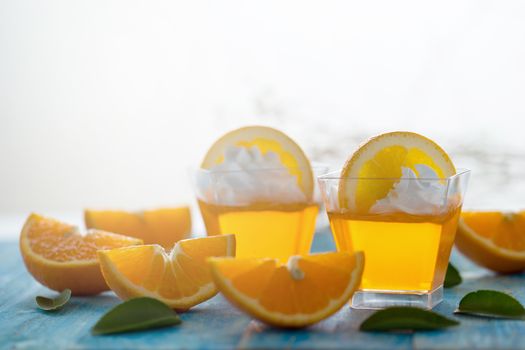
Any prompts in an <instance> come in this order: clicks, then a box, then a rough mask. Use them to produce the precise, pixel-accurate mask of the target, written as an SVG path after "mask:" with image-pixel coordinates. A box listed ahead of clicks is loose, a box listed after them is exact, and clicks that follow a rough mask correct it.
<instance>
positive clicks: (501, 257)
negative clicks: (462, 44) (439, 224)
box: [455, 211, 525, 273]
mask: <svg viewBox="0 0 525 350" xmlns="http://www.w3.org/2000/svg"><path fill="white" fill-rule="evenodd" d="M455 242H456V246H457V247H458V249H459V250H460V251H461V252H462V253H463V254H465V255H466V256H468V257H469V258H470V259H472V260H473V261H474V262H476V263H478V264H479V265H481V266H484V267H486V268H488V269H491V270H494V271H496V272H501V273H512V272H520V271H523V270H525V211H521V212H517V213H502V212H497V211H492V212H481V211H468V212H463V213H462V214H461V219H460V221H459V225H458V231H457V234H456V241H455Z"/></svg>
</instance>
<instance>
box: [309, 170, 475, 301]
mask: <svg viewBox="0 0 525 350" xmlns="http://www.w3.org/2000/svg"><path fill="white" fill-rule="evenodd" d="M469 176H470V171H469V170H466V169H461V170H460V171H458V173H457V174H456V175H454V176H451V177H448V178H445V179H435V178H434V179H421V178H416V179H414V178H402V179H378V178H341V177H340V172H335V173H329V174H326V175H323V176H320V177H318V182H319V185H320V190H321V193H322V196H323V199H324V203H325V206H326V211H327V214H328V218H329V221H330V226H331V229H332V234H333V236H334V240H335V243H336V247H337V250H338V251H348V252H354V251H363V252H364V254H365V268H364V272H363V278H362V280H361V285H360V287H359V290H358V291H357V292H356V293H355V294H354V297H353V299H352V307H354V308H367V309H380V308H384V307H389V306H417V307H421V308H427V309H430V308H432V307H434V306H435V305H437V304H438V303H439V302H441V301H442V299H443V281H444V279H445V274H446V270H447V266H448V260H449V257H450V252H451V249H452V246H453V244H454V238H455V234H456V228H457V223H458V219H459V215H460V212H461V206H462V203H463V198H464V195H465V190H466V187H467V184H468V180H469ZM401 181H404V183H403V188H404V189H405V190H406V191H407V192H408V197H405V200H407V198H410V200H414V202H412V203H409V204H407V206H406V207H403V205H398V206H397V209H392V207H393V206H392V205H390V206H386V207H385V206H383V208H381V209H378V208H377V207H375V206H372V207H370V208H374V209H373V210H372V209H366V207H367V205H364V206H360V205H359V203H355V202H356V200H357V198H356V197H355V196H354V198H350V203H355V204H353V205H352V207H353V208H346V207H347V206H351V205H349V204H348V202H346V200H347V198H345V199H344V200H340V198H339V188H340V187H341V186H345V188H346V189H348V188H353V189H355V191H358V186H361V188H364V189H369V190H370V189H372V190H373V189H385V188H386V189H389V188H392V186H393V185H394V184H396V183H400V182H401ZM410 181H419V184H417V186H416V184H414V183H412V184H411V183H410ZM420 185H422V186H423V187H425V186H426V187H431V188H432V189H433V190H432V194H431V193H429V192H428V189H427V192H424V191H423V190H422V189H421V186H420ZM355 191H354V192H353V193H355ZM416 192H417V193H416ZM346 193H348V192H346ZM350 193H352V192H350ZM389 195H390V193H389ZM394 197H395V196H394ZM430 197H432V198H430ZM393 200H394V201H395V200H396V199H395V198H393ZM426 200H428V201H429V202H427V203H432V205H423V206H422V205H420V204H418V203H420V202H421V201H423V202H425V201H426ZM352 201H353V202H352ZM418 201H419V202H418ZM376 203H378V202H376ZM383 204H384V203H383ZM343 206H344V207H343ZM389 207H390V208H389Z"/></svg>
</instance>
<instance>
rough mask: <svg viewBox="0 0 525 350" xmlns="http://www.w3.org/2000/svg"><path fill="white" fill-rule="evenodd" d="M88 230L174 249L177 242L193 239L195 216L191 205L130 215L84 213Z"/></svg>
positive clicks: (106, 211) (96, 211) (98, 211)
mask: <svg viewBox="0 0 525 350" xmlns="http://www.w3.org/2000/svg"><path fill="white" fill-rule="evenodd" d="M84 221H85V223H86V227H88V228H96V229H100V230H105V231H110V232H116V233H121V234H124V235H128V236H132V237H137V238H140V239H142V240H143V241H144V243H146V244H160V245H162V246H163V247H164V248H167V249H171V248H172V247H173V245H174V244H175V242H177V241H180V240H181V239H185V238H189V236H190V231H191V214H190V208H189V207H187V206H184V207H178V208H162V209H156V210H144V211H140V212H127V211H120V210H89V209H87V210H84Z"/></svg>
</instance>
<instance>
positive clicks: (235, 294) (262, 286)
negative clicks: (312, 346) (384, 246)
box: [209, 252, 364, 328]
mask: <svg viewBox="0 0 525 350" xmlns="http://www.w3.org/2000/svg"><path fill="white" fill-rule="evenodd" d="M209 262H210V265H211V271H212V276H213V280H214V281H215V283H216V285H217V287H218V288H219V291H220V292H221V293H222V294H224V296H225V297H226V298H227V299H228V300H229V301H230V302H231V303H232V304H234V305H236V306H237V307H239V308H240V309H241V310H243V311H245V312H246V313H248V314H249V315H251V316H252V317H254V318H257V319H259V320H261V321H263V322H266V323H268V324H271V325H274V326H279V327H291V328H298V327H304V326H308V325H310V324H313V323H316V322H318V321H320V320H323V319H325V318H327V317H328V316H330V315H332V314H334V313H335V312H337V311H338V310H339V309H340V308H341V307H343V305H345V304H346V303H347V302H348V300H349V299H350V297H351V296H352V295H353V293H354V291H355V290H356V288H357V287H358V286H359V283H360V281H361V275H362V273H363V266H364V256H363V254H362V253H361V252H358V253H356V254H354V255H350V254H348V253H345V252H341V253H324V254H315V255H310V256H292V257H291V258H290V260H289V261H288V264H287V265H282V264H279V263H278V262H277V260H275V259H268V258H254V259H229V258H212V259H209Z"/></svg>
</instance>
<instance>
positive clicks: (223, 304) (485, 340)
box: [0, 232, 525, 349]
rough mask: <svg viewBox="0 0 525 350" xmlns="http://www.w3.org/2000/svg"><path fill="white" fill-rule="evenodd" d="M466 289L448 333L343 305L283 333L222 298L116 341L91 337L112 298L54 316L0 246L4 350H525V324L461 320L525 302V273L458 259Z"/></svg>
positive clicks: (454, 292)
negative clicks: (375, 321) (488, 304)
mask: <svg viewBox="0 0 525 350" xmlns="http://www.w3.org/2000/svg"><path fill="white" fill-rule="evenodd" d="M331 249H333V242H332V240H331V236H330V234H328V233H326V232H325V233H319V234H317V236H316V239H315V242H314V249H313V250H314V251H325V250H331ZM453 262H455V263H456V265H457V266H458V267H459V269H460V271H461V272H462V274H463V276H464V278H465V279H466V280H465V281H464V283H463V284H461V285H460V286H457V287H455V288H452V289H447V290H445V300H444V302H442V303H441V304H440V305H438V306H437V307H436V308H435V311H437V312H440V313H442V314H444V315H447V316H449V317H454V318H456V319H458V320H460V321H461V325H460V326H459V327H455V328H450V329H447V330H442V331H433V332H417V333H404V334H388V333H364V332H360V331H359V330H358V328H359V324H360V323H361V322H362V320H363V319H364V318H366V317H367V316H368V315H369V314H370V311H365V310H353V309H351V308H349V307H348V306H346V307H344V308H343V309H342V310H341V311H339V312H338V313H337V314H335V315H334V316H332V317H330V318H329V319H327V320H325V321H323V322H320V323H319V324H317V325H314V326H312V327H309V328H307V329H303V330H296V331H289V330H281V329H276V328H272V327H268V326H266V325H263V324H261V323H259V322H257V321H254V320H252V319H250V318H249V317H248V316H246V315H244V314H243V313H241V312H240V311H238V310H237V309H235V308H234V307H232V306H230V304H228V302H227V301H226V300H225V299H224V298H223V297H221V296H220V295H218V296H216V297H215V298H213V299H211V300H209V301H207V302H205V303H203V304H201V305H198V306H197V307H195V308H193V309H192V310H191V311H189V312H187V313H184V314H182V315H181V318H182V320H183V323H182V324H181V325H179V326H175V327H171V328H164V329H157V330H152V331H144V332H137V333H126V334H118V335H109V336H92V335H91V334H90V329H91V327H92V326H93V325H94V324H95V323H96V321H97V320H98V319H99V318H100V317H101V316H102V315H103V314H104V313H105V312H106V311H107V310H108V309H109V308H111V307H113V306H114V305H116V304H117V303H119V299H118V298H117V297H115V295H114V294H113V293H111V292H106V293H103V294H101V295H98V296H96V297H73V298H72V299H71V301H70V302H69V304H68V305H66V307H64V308H63V309H62V310H59V311H57V312H53V313H46V312H43V311H40V310H38V309H37V308H36V306H35V300H34V299H35V296H36V295H39V294H40V295H53V292H52V291H50V290H48V289H46V288H45V287H42V286H41V285H39V284H38V283H37V282H35V281H34V280H33V279H32V277H31V276H30V275H29V274H28V273H27V271H26V270H25V267H24V265H23V263H22V260H21V257H20V254H19V251H18V245H17V244H16V243H15V242H2V243H0V286H1V287H0V288H1V290H0V349H152V348H162V349H232V348H246V349H250V348H259V349H260V348H264V349H274V348H286V349H294V348H319V349H327V348H331V349H525V322H522V321H510V320H490V319H483V318H472V317H467V316H454V315H453V314H452V312H453V310H454V309H455V308H456V306H457V303H458V302H459V300H460V299H461V297H462V296H464V295H465V294H466V293H468V292H470V291H473V290H477V289H497V290H502V291H506V292H509V293H511V294H512V295H514V296H515V297H516V298H517V299H518V300H520V301H521V302H522V303H525V288H524V286H525V275H524V274H520V275H512V276H496V275H493V274H490V273H488V272H487V271H486V270H482V269H479V268H477V267H475V266H474V265H472V264H470V263H469V262H468V261H466V260H465V259H464V258H462V257H461V256H459V255H457V254H454V255H453Z"/></svg>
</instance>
